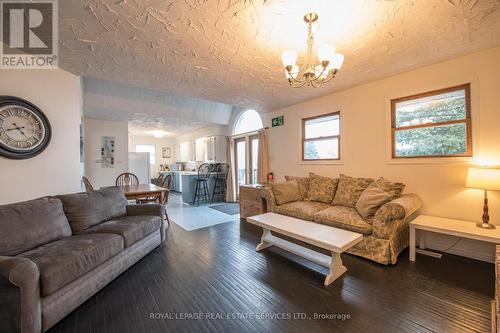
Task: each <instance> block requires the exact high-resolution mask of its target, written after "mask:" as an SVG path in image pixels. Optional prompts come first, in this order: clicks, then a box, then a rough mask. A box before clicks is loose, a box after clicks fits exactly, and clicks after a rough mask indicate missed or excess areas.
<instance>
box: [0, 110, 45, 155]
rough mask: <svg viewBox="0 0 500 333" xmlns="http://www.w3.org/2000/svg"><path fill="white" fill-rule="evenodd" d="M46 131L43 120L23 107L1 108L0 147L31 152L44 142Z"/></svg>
mask: <svg viewBox="0 0 500 333" xmlns="http://www.w3.org/2000/svg"><path fill="white" fill-rule="evenodd" d="M45 133H46V130H45V128H44V125H43V123H42V120H41V119H40V117H38V115H36V114H35V113H33V112H32V111H31V110H29V109H27V108H24V107H22V106H4V107H3V108H0V145H2V146H3V147H4V148H7V149H10V150H14V151H19V152H23V151H29V150H32V149H35V148H37V147H38V146H40V145H41V144H42V142H43V139H44V137H45Z"/></svg>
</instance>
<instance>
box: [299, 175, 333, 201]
mask: <svg viewBox="0 0 500 333" xmlns="http://www.w3.org/2000/svg"><path fill="white" fill-rule="evenodd" d="M338 183H339V180H338V178H329V177H323V176H320V175H317V174H315V173H312V172H311V173H310V174H309V190H308V191H307V199H308V200H311V201H317V202H323V203H326V204H331V202H332V200H333V196H334V195H335V191H336V190H337V185H338Z"/></svg>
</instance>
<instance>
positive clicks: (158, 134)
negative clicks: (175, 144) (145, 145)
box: [147, 130, 168, 138]
mask: <svg viewBox="0 0 500 333" xmlns="http://www.w3.org/2000/svg"><path fill="white" fill-rule="evenodd" d="M147 133H148V134H151V135H152V136H154V137H155V138H163V137H164V136H165V135H167V134H168V132H165V131H162V130H154V131H149V132H147Z"/></svg>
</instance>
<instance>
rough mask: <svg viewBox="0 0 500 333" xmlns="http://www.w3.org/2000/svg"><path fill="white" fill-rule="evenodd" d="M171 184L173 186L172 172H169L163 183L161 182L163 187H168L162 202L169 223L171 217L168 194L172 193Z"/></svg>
mask: <svg viewBox="0 0 500 333" xmlns="http://www.w3.org/2000/svg"><path fill="white" fill-rule="evenodd" d="M170 186H172V174H168V175H167V176H166V177H165V179H164V180H163V184H161V187H164V188H166V189H167V193H165V196H164V197H163V200H162V201H163V202H161V204H162V205H163V207H164V209H165V218H166V219H167V223H168V225H170V219H169V218H168V212H167V203H168V195H169V194H170Z"/></svg>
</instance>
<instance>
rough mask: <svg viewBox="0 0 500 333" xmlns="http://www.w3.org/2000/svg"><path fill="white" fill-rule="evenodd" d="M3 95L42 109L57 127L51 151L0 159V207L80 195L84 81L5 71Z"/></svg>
mask: <svg viewBox="0 0 500 333" xmlns="http://www.w3.org/2000/svg"><path fill="white" fill-rule="evenodd" d="M0 95H11V96H16V97H20V98H23V99H26V100H28V101H30V102H32V103H34V104H35V105H36V106H38V107H39V108H40V109H41V110H42V111H43V112H44V113H45V115H46V116H47V118H48V119H49V122H50V124H51V127H52V139H51V142H50V144H49V146H48V147H47V149H46V150H45V151H44V152H42V153H41V154H40V155H38V156H36V157H34V158H31V159H28V160H10V159H7V158H3V157H0V171H1V172H0V187H1V189H2V190H1V191H0V204H5V203H11V202H16V201H22V200H29V199H33V198H37V197H40V196H45V195H55V194H64V193H71V192H78V191H79V190H80V149H79V146H80V143H79V142H80V138H79V126H80V121H81V117H80V112H81V107H82V100H81V84H80V78H79V77H78V76H75V75H73V74H70V73H68V72H65V71H63V70H59V69H54V70H0Z"/></svg>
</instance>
